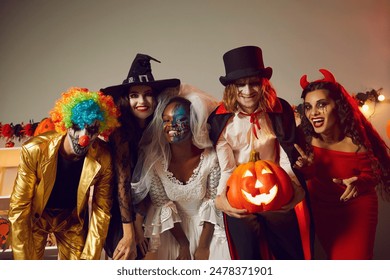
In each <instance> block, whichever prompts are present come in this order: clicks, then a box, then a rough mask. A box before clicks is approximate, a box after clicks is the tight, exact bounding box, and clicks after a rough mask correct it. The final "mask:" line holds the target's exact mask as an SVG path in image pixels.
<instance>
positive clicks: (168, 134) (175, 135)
mask: <svg viewBox="0 0 390 280" xmlns="http://www.w3.org/2000/svg"><path fill="white" fill-rule="evenodd" d="M162 118H163V130H164V134H165V138H166V139H167V141H168V142H169V143H179V142H182V141H184V140H187V139H189V138H190V137H191V128H190V113H189V111H188V109H186V107H185V106H184V105H183V104H181V103H179V102H172V103H170V104H169V105H168V106H167V107H166V108H165V110H164V112H163V115H162Z"/></svg>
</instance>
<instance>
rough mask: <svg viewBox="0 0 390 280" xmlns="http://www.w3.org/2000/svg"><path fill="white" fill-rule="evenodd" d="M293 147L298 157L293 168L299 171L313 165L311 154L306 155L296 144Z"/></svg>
mask: <svg viewBox="0 0 390 280" xmlns="http://www.w3.org/2000/svg"><path fill="white" fill-rule="evenodd" d="M294 147H295V149H297V151H298V153H299V154H300V156H299V157H298V159H297V161H296V162H295V164H294V166H293V167H294V168H296V169H299V170H300V169H303V168H307V167H310V166H311V165H312V164H313V159H314V155H313V153H310V154H308V155H306V153H305V152H304V151H303V150H302V149H301V147H299V145H298V144H294Z"/></svg>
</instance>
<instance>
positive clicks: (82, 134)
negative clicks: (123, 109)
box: [67, 121, 99, 156]
mask: <svg viewBox="0 0 390 280" xmlns="http://www.w3.org/2000/svg"><path fill="white" fill-rule="evenodd" d="M98 135H99V122H98V121H95V122H93V123H92V124H90V125H87V124H86V125H85V126H84V128H82V129H81V128H80V127H79V126H78V125H76V124H73V126H72V127H70V128H68V136H67V137H68V138H69V142H70V144H71V145H70V146H71V149H72V152H73V153H74V154H75V155H76V156H83V155H85V154H86V153H87V151H88V148H89V147H90V146H91V145H92V143H93V142H94V141H95V140H96V138H97V137H98Z"/></svg>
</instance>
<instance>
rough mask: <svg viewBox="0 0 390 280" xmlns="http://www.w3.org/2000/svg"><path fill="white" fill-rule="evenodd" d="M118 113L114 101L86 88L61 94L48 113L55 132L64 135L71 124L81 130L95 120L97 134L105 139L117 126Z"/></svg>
mask: <svg viewBox="0 0 390 280" xmlns="http://www.w3.org/2000/svg"><path fill="white" fill-rule="evenodd" d="M119 115H120V113H119V110H118V108H117V107H116V106H115V103H114V100H113V99H112V97H111V96H109V95H104V94H103V93H102V92H91V91H89V90H88V89H86V88H78V87H72V88H70V89H69V90H68V91H66V92H64V93H62V96H61V98H60V99H58V100H57V101H56V104H55V106H54V108H53V109H52V110H51V111H50V117H51V119H52V121H53V123H54V125H55V129H56V131H57V132H59V133H61V134H66V132H67V129H68V128H70V127H72V125H73V124H75V125H77V126H79V127H80V128H83V127H84V126H85V125H91V124H92V123H94V122H95V121H96V120H97V121H98V122H99V134H101V135H102V136H103V137H107V136H108V135H109V134H110V133H111V132H112V131H113V130H114V129H115V128H116V127H118V126H119V122H118V117H119Z"/></svg>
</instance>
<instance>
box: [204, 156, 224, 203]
mask: <svg viewBox="0 0 390 280" xmlns="http://www.w3.org/2000/svg"><path fill="white" fill-rule="evenodd" d="M220 178H221V168H220V167H219V163H218V161H217V162H216V163H215V164H214V166H213V167H212V168H211V172H210V174H209V177H208V179H207V189H206V195H205V198H208V199H214V198H215V197H216V196H217V188H218V184H219V179H220Z"/></svg>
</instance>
